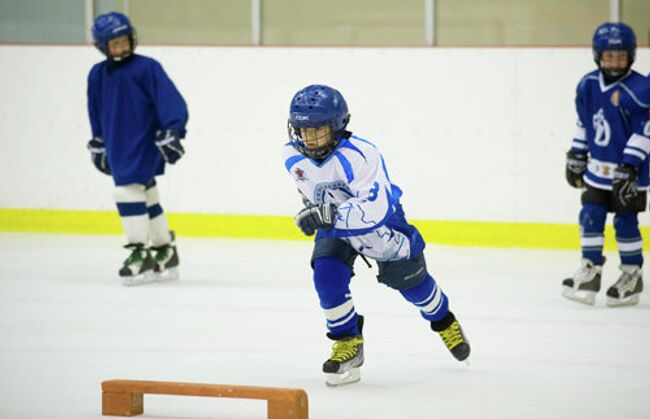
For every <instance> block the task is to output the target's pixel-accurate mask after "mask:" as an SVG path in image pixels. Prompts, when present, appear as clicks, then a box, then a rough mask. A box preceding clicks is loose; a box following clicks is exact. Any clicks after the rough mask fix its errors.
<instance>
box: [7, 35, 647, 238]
mask: <svg viewBox="0 0 650 419" xmlns="http://www.w3.org/2000/svg"><path fill="white" fill-rule="evenodd" d="M138 52H139V53H141V54H144V55H149V56H152V57H154V58H156V59H158V60H159V61H160V62H161V63H162V64H163V67H164V68H165V69H166V71H167V72H168V74H169V75H170V76H171V78H172V79H173V80H174V82H175V83H176V85H177V87H178V88H179V90H180V91H181V93H182V94H183V95H184V97H185V99H186V100H187V102H188V105H189V110H190V121H189V124H188V135H187V139H186V140H185V142H184V144H185V147H186V150H187V154H186V156H185V157H184V158H183V159H182V160H181V161H180V162H179V164H178V165H177V166H173V167H170V168H169V169H168V171H167V175H165V176H164V177H163V178H162V179H159V184H160V188H161V199H162V204H163V207H164V208H165V210H166V211H167V212H168V213H169V214H170V220H171V224H172V227H173V228H175V229H176V230H177V232H178V233H179V234H180V235H183V234H185V235H192V236H224V237H253V238H279V239H299V238H301V237H300V235H299V233H298V232H297V229H296V228H295V227H294V226H293V220H292V215H293V214H294V213H296V212H297V211H298V210H299V209H300V208H301V201H300V199H299V197H298V194H297V192H296V188H295V187H294V184H293V180H292V179H291V177H290V176H289V175H288V174H287V173H286V171H285V168H284V164H283V161H282V157H281V149H282V146H283V144H284V143H286V140H287V135H286V119H287V112H288V104H289V101H290V99H291V97H292V95H293V94H294V93H295V92H296V91H297V90H298V89H300V88H301V87H303V86H305V85H307V84H312V83H323V84H328V85H331V86H333V87H336V88H337V89H339V90H340V91H341V92H342V93H343V94H344V96H345V97H346V99H347V102H348V105H349V108H350V112H351V115H352V121H351V124H350V128H351V129H352V130H353V131H354V133H355V134H356V135H359V136H361V137H363V138H366V139H369V140H371V141H373V142H374V143H376V144H377V145H378V146H379V148H380V149H381V150H382V152H383V154H384V157H385V159H386V161H387V165H388V170H389V173H390V176H391V179H392V180H393V182H395V183H396V184H398V185H399V186H400V187H401V188H402V189H403V190H404V191H405V193H404V197H403V199H402V203H403V204H404V207H405V210H406V212H407V216H408V217H409V218H410V219H412V220H415V222H416V224H417V225H418V226H419V227H420V228H421V229H422V231H423V233H424V235H425V238H426V239H427V241H429V242H433V243H444V244H457V245H478V246H481V245H487V246H514V247H544V248H578V227H577V225H576V223H577V217H578V211H579V191H577V190H574V189H571V188H570V187H569V186H568V185H567V184H566V182H565V180H564V153H565V152H566V150H567V148H568V147H569V144H570V141H571V137H572V134H573V133H574V129H575V112H574V105H573V100H574V95H575V86H576V84H577V82H578V81H579V79H580V77H581V76H582V75H583V74H584V73H586V72H588V71H591V70H592V69H594V68H595V67H594V63H593V61H592V57H591V50H590V49H588V48H280V47H266V48H255V47H238V48H228V47H141V48H139V50H138ZM99 60H101V56H100V55H99V53H98V52H97V51H96V50H94V49H93V48H92V47H85V46H17V45H16V46H12V45H5V46H0V80H2V86H3V88H2V99H1V100H0V126H1V127H2V130H1V132H2V133H1V135H0V142H1V143H2V152H1V153H0V175H1V178H2V180H1V182H0V231H45V232H61V233H107V234H117V233H120V231H121V229H120V225H119V219H118V217H117V214H116V211H115V210H114V203H113V201H112V182H111V179H110V178H109V177H106V176H104V175H102V174H100V173H99V172H97V171H96V170H95V169H94V167H93V166H92V164H91V162H90V157H89V153H88V151H87V150H86V148H85V146H86V142H87V141H88V139H89V138H90V128H89V124H88V118H87V111H86V77H87V74H88V71H89V69H90V67H91V66H92V65H93V64H94V63H95V62H97V61H99ZM635 68H636V69H637V70H638V71H640V72H642V73H644V74H647V73H648V72H649V71H650V51H649V50H648V49H639V51H638V53H637V61H636V64H635ZM649 220H650V215H649V214H648V212H647V211H646V212H645V213H644V214H642V215H641V224H642V225H643V226H644V227H643V229H644V234H645V237H646V246H645V248H646V249H649V247H648V244H647V243H648V242H649V241H650V230H649V229H648V227H647V226H648V224H650V223H649ZM609 236H610V237H609V241H608V246H609V248H611V245H612V241H611V239H612V238H613V234H611V227H610V234H609Z"/></svg>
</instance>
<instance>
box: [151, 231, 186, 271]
mask: <svg viewBox="0 0 650 419" xmlns="http://www.w3.org/2000/svg"><path fill="white" fill-rule="evenodd" d="M170 234H171V241H170V242H169V243H167V244H163V245H162V246H152V247H151V250H153V251H154V256H153V258H154V260H155V261H156V267H155V268H154V271H155V273H156V280H157V281H173V280H175V279H178V276H179V271H178V264H179V259H178V251H177V250H176V235H175V234H174V232H173V231H170Z"/></svg>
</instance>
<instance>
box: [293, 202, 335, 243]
mask: <svg viewBox="0 0 650 419" xmlns="http://www.w3.org/2000/svg"><path fill="white" fill-rule="evenodd" d="M335 222H336V205H334V204H324V205H311V206H309V207H307V208H303V209H302V210H301V211H300V212H299V213H298V215H296V225H297V226H298V228H300V230H301V231H302V232H303V233H304V234H305V236H312V235H313V234H314V233H315V232H316V230H318V229H319V228H324V229H330V228H332V226H333V225H334V223H335Z"/></svg>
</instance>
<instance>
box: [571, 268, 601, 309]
mask: <svg viewBox="0 0 650 419" xmlns="http://www.w3.org/2000/svg"><path fill="white" fill-rule="evenodd" d="M603 263H604V261H603ZM602 273H603V265H602V264H601V265H594V263H593V262H592V261H590V260H589V259H582V266H581V267H580V269H578V270H577V271H576V272H575V273H574V274H573V277H572V278H567V279H565V280H564V281H562V296H563V297H565V298H568V299H569V300H573V301H577V302H579V303H583V304H589V305H594V304H595V303H596V294H598V291H600V278H601V275H602Z"/></svg>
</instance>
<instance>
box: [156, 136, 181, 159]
mask: <svg viewBox="0 0 650 419" xmlns="http://www.w3.org/2000/svg"><path fill="white" fill-rule="evenodd" d="M156 146H157V147H158V150H160V154H162V156H163V158H164V159H165V161H166V162H167V163H169V164H174V163H176V162H177V161H178V159H180V158H181V157H183V154H185V149H184V148H183V146H182V145H181V137H180V135H179V134H178V131H173V130H167V131H158V132H157V133H156Z"/></svg>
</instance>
